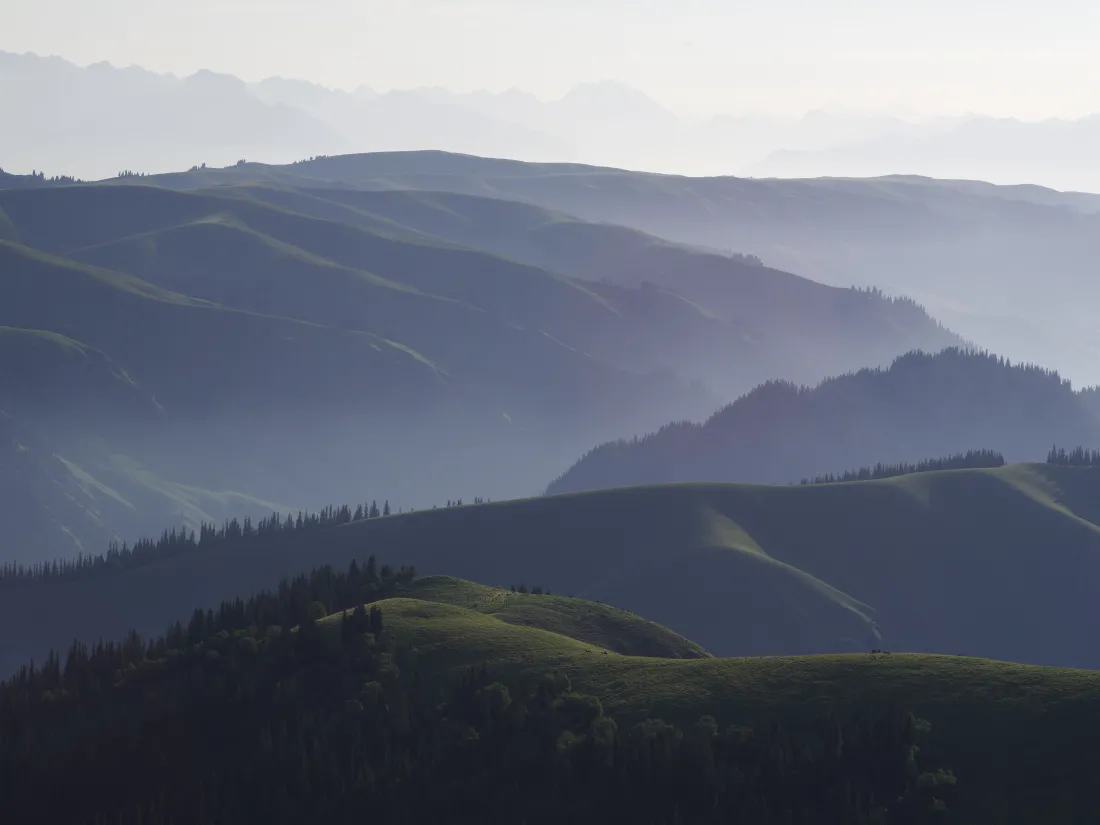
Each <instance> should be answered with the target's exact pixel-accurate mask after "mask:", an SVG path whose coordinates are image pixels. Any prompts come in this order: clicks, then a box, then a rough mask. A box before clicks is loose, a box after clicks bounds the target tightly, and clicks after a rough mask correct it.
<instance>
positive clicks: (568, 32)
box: [0, 0, 1100, 119]
mask: <svg viewBox="0 0 1100 825" xmlns="http://www.w3.org/2000/svg"><path fill="white" fill-rule="evenodd" d="M0 10H2V14H3V19H4V30H3V32H2V34H0V49H4V50H7V51H15V52H22V51H33V52H36V53H38V54H58V55H61V56H63V57H66V58H67V59H70V60H73V61H74V62H76V63H79V64H82V65H83V64H88V63H93V62H97V61H101V60H108V61H111V62H112V63H114V64H116V65H126V64H131V63H132V64H138V65H141V66H144V67H146V68H149V69H153V70H156V71H166V72H174V73H176V74H182V75H185V74H190V73H192V72H194V71H196V70H198V69H201V68H208V69H213V70H215V71H222V72H229V73H233V74H236V75H238V76H239V77H242V78H244V79H246V80H251V81H255V80H259V79H262V78H263V77H267V76H270V75H281V76H283V77H302V78H308V79H310V80H313V81H315V82H319V83H322V84H325V85H328V86H332V87H337V88H345V89H352V88H355V87H356V86H358V85H360V84H366V85H369V86H370V87H371V88H374V89H378V90H382V91H385V90H388V89H391V88H409V87H417V86H435V85H439V86H446V87H447V88H450V89H452V90H455V91H470V90H474V89H482V88H484V89H489V90H493V91H502V90H504V89H506V88H509V87H512V86H516V87H520V88H523V89H526V90H528V91H530V92H533V93H535V94H536V95H539V96H541V97H544V98H552V97H557V96H560V95H562V94H564V93H565V92H566V91H567V90H568V89H569V88H571V87H572V86H574V85H576V84H577V83H580V82H584V81H590V80H598V79H615V80H619V81H622V82H626V83H630V84H631V85H634V86H637V87H638V88H640V89H642V90H644V91H645V92H646V93H648V94H650V95H651V96H653V97H654V98H655V99H657V100H658V101H660V102H661V103H662V104H664V105H666V106H667V107H669V108H670V109H672V110H674V111H677V112H679V113H691V112H699V113H702V112H707V113H714V112H720V111H721V112H747V111H752V112H772V113H780V112H782V113H802V112H804V111H806V110H809V109H813V108H816V107H820V106H844V107H849V108H857V109H863V110H868V109H870V110H876V111H885V110H889V111H897V112H901V113H912V112H922V113H927V114H961V113H965V112H968V111H976V112H982V113H987V114H993V115H1001V116H1015V117H1020V118H1025V119H1039V118H1045V117H1053V116H1059V117H1080V116H1082V115H1084V114H1087V113H1089V112H1091V111H1093V110H1094V109H1095V108H1096V106H1097V102H1096V98H1095V90H1096V89H1097V88H1098V86H1100V51H1097V50H1096V49H1095V48H1094V47H1095V43H1096V41H1097V38H1098V36H1100V9H1098V8H1097V7H1096V5H1095V4H1093V3H1089V2H1085V0H1054V1H1053V2H1047V3H1044V4H1043V6H1042V13H1041V14H1036V6H1035V4H1032V3H1022V2H1018V1H1017V2H992V0H970V2H966V3H959V2H947V0H930V2H926V3H921V4H913V3H902V2H897V1H896V0H886V2H881V1H880V2H871V0H838V2H832V3H819V2H812V0H779V1H778V2H770V3H763V2H751V3H750V2H719V0H684V2H679V3H674V4H669V3H666V2H661V3H658V2H654V0H637V1H636V2H629V3H627V2H622V1H621V0H594V2H583V3H582V2H578V1H577V0H564V2H557V3H535V2H533V1H532V0H520V2H504V0H477V1H476V2H465V0H443V2H428V1H426V0H385V2H379V0H366V2H351V1H350V0H316V2H311V3H308V4H307V3H302V2H287V1H286V0H271V1H270V2H263V3H258V2H245V1H244V0H217V2H215V0H193V2H189V3H179V2H174V1H173V2H167V0H104V1H103V2H97V3H94V4H93V3H91V2H88V0H53V2H50V3H48V4H46V3H41V2H39V0H3V2H2V3H0ZM59 19H64V20H65V21H66V24H65V25H64V26H58V25H57V21H58V20H59Z"/></svg>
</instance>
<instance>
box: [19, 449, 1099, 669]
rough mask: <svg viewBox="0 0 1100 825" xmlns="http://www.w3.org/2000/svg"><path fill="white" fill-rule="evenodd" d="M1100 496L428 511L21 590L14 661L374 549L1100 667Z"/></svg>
mask: <svg viewBox="0 0 1100 825" xmlns="http://www.w3.org/2000/svg"><path fill="white" fill-rule="evenodd" d="M1098 501H1100V471H1096V470H1088V469H1076V468H1059V467H1047V466H1045V465H1017V466H1010V467H1007V468H1003V469H999V470H990V471H977V470H959V471H947V472H939V473H924V474H920V475H912V476H906V477H902V478H898V479H890V480H885V481H874V482H859V483H850V484H835V485H811V486H807V487H801V486H782V487H762V486H752V485H737V484H683V485H671V486H663V487H644V488H628V489H621V490H608V491H600V492H595V493H584V494H573V495H565V496H556V497H551V498H538V499H528V500H520V501H511V502H501V503H495V504H488V505H478V506H466V507H460V508H445V509H440V510H427V511H421V512H417V513H412V514H406V515H404V516H395V517H389V518H382V519H373V520H370V521H367V522H358V523H354V524H351V525H348V526H346V527H341V528H335V529H332V530H330V531H322V532H320V533H316V534H303V535H301V536H298V537H294V536H291V537H283V538H280V539H276V540H273V541H270V542H263V543H257V544H255V545H247V546H243V547H241V548H239V549H235V550H233V551H224V550H222V549H220V548H219V549H218V550H217V551H214V550H206V551H201V550H200V551H196V552H195V553H192V554H188V555H186V556H180V557H176V558H173V559H168V560H163V561H158V562H156V563H154V564H150V565H148V566H146V567H142V568H137V569H132V570H128V571H125V572H120V573H117V574H112V575H109V576H106V577H104V578H101V579H98V580H97V579H91V580H87V581H75V582H65V583H56V584H43V585H34V586H27V587H20V588H13V589H11V590H10V592H7V593H6V594H5V598H4V600H3V601H2V602H0V621H5V620H6V621H8V622H19V617H20V616H23V615H26V614H27V613H28V612H34V613H35V614H36V615H38V616H40V617H41V618H40V620H39V621H38V622H36V623H35V624H34V626H33V628H30V629H28V631H27V634H26V636H25V637H21V638H20V639H19V640H10V641H9V642H8V643H6V644H5V646H4V650H3V651H2V658H3V663H4V664H5V665H6V666H9V667H10V666H13V665H14V664H16V663H18V662H20V661H22V660H25V659H26V658H27V657H29V656H32V655H37V656H41V655H42V654H43V653H44V651H45V649H46V648H47V647H49V646H50V645H53V646H55V647H59V648H64V647H65V646H66V645H67V644H68V642H69V641H70V639H71V637H72V635H73V634H74V633H76V632H84V633H86V634H88V635H89V636H90V637H91V638H95V637H97V636H99V635H102V636H104V637H114V636H120V635H123V634H125V632H126V631H127V630H128V629H129V628H130V627H131V626H134V625H136V626H137V627H138V628H139V629H140V630H142V631H143V632H156V631H159V630H160V629H161V628H162V627H163V626H164V625H166V624H167V623H168V622H170V621H172V620H173V619H174V618H175V617H176V616H178V615H185V614H187V613H188V612H189V611H190V610H192V609H193V608H194V607H195V605H196V603H199V604H209V605H216V604H217V602H218V601H220V600H221V599H224V598H234V597H237V596H239V595H241V594H243V593H248V592H251V591H253V590H255V589H257V588H260V587H270V586H273V585H275V584H276V583H277V582H278V579H279V578H280V577H281V576H283V575H288V574H294V573H296V572H300V571H303V570H308V569H310V568H312V567H314V566H316V565H317V564H320V563H332V564H335V565H341V566H342V565H346V564H347V563H348V562H349V561H350V560H351V559H352V558H359V559H362V558H363V557H364V556H365V555H367V554H369V553H373V554H375V555H376V556H377V557H378V558H379V560H380V561H384V562H389V563H392V564H405V563H407V564H414V565H415V566H416V567H417V568H418V569H419V570H420V571H421V572H422V573H424V574H444V575H454V576H461V577H462V578H467V579H474V580H479V581H484V582H489V583H492V584H497V585H502V586H507V585H509V584H513V583H518V582H522V581H526V582H529V583H539V584H541V585H543V586H546V587H549V588H550V589H551V590H552V591H553V592H554V593H556V594H567V595H575V596H578V597H583V598H586V599H591V600H599V601H603V602H606V603H608V604H612V605H615V606H617V607H621V608H624V609H627V610H631V611H633V612H635V613H637V614H639V615H642V616H645V617H646V618H647V619H650V620H652V621H655V622H658V623H660V624H661V625H664V626H665V627H668V628H669V629H671V630H673V631H674V632H677V633H680V634H682V635H684V636H685V637H687V638H690V639H692V640H693V641H695V642H698V643H699V644H701V645H702V646H703V647H704V648H706V649H707V650H708V651H710V652H712V653H714V654H716V655H725V656H728V655H757V654H764V655H766V654H795V653H820V652H848V651H851V652H858V651H866V650H869V649H871V648H874V647H885V648H888V649H893V650H909V651H916V652H936V653H948V654H954V653H961V654H968V655H978V656H985V657H989V658H996V659H1002V660H1015V661H1023V662H1031V663H1035V664H1051V665H1066V666H1086V667H1098V666H1100V640H1098V639H1097V637H1096V634H1095V633H1094V632H1093V629H1094V627H1095V623H1096V620H1097V608H1096V599H1095V592H1094V590H1095V588H1094V582H1095V581H1096V580H1097V578H1100V528H1098V527H1097V526H1096V521H1094V520H1100V505H1097V504H1096V502H1098ZM76 617H80V618H79V620H77V618H76ZM89 617H94V618H89ZM876 634H881V635H876Z"/></svg>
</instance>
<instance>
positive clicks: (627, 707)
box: [327, 577, 1100, 823]
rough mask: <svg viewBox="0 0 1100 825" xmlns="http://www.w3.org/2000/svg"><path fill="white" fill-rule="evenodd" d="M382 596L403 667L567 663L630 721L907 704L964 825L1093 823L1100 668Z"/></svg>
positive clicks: (410, 595)
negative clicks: (1087, 732)
mask: <svg viewBox="0 0 1100 825" xmlns="http://www.w3.org/2000/svg"><path fill="white" fill-rule="evenodd" d="M566 601H567V602H568V604H563V602H566ZM376 606H377V607H379V608H380V609H381V610H382V615H383V618H384V622H385V628H386V631H387V632H388V633H389V634H391V636H392V638H393V639H394V640H395V642H396V643H397V644H398V646H399V649H401V650H403V651H405V652H404V656H403V658H401V659H400V660H399V661H400V662H401V663H402V666H403V667H405V668H412V669H415V670H417V671H418V672H419V673H421V674H423V675H425V676H428V677H430V678H431V679H432V680H433V681H435V682H438V683H440V684H443V683H446V682H447V680H448V679H450V678H455V677H457V676H458V675H460V674H461V673H462V672H463V671H464V670H465V669H469V668H474V669H478V668H480V667H482V666H485V667H486V668H487V669H488V671H489V673H490V674H491V676H492V678H494V679H501V680H503V681H505V682H506V683H512V684H515V683H517V681H522V680H523V679H525V678H527V679H531V678H537V677H539V676H541V675H542V674H543V673H545V672H547V671H548V670H554V671H558V672H561V673H564V674H566V675H568V676H569V678H570V680H571V682H572V684H573V687H574V689H575V690H579V691H582V692H584V693H589V694H592V695H594V696H596V697H597V698H599V699H600V701H601V703H602V704H603V706H604V708H605V709H606V711H607V712H608V713H610V714H611V715H613V716H615V717H617V718H619V719H625V720H629V719H642V718H645V717H647V716H648V717H651V718H662V719H665V720H668V721H672V722H675V723H678V724H682V725H690V724H692V723H693V722H694V721H695V720H696V719H698V718H699V717H700V716H702V715H705V714H709V715H712V716H714V717H715V718H716V719H719V720H720V721H722V722H724V723H735V722H736V723H747V722H751V721H752V720H755V719H764V718H774V719H780V720H782V722H783V724H785V725H789V726H791V728H792V729H797V728H798V727H799V725H800V724H802V723H808V722H810V721H812V720H813V719H814V718H815V717H816V716H817V715H819V714H820V713H822V712H827V711H829V710H831V711H833V712H860V711H862V712H865V713H866V712H868V711H871V710H873V709H875V708H878V707H881V706H884V705H885V704H886V703H887V702H888V701H893V702H897V703H900V704H903V705H904V706H906V707H911V708H912V709H913V711H914V712H915V713H917V714H918V715H919V716H921V717H922V718H925V719H928V720H929V721H930V722H931V725H932V730H931V733H930V735H929V738H928V741H927V743H926V745H925V748H926V749H927V757H928V758H929V759H931V760H932V761H933V762H935V763H937V764H944V765H948V766H950V767H951V768H952V770H953V771H954V772H955V774H956V776H958V777H959V782H960V789H961V791H962V792H961V793H960V795H959V803H960V804H959V805H958V806H957V807H956V808H955V809H954V810H953V811H952V820H951V821H953V822H960V823H961V822H966V823H1015V822H1019V823H1029V822H1036V821H1052V822H1053V821H1058V822H1067V823H1076V822H1081V823H1084V822H1089V821H1091V820H1090V819H1089V818H1088V817H1089V811H1088V807H1087V802H1086V800H1087V799H1089V798H1090V793H1089V790H1088V789H1089V788H1090V787H1091V783H1092V782H1093V779H1094V777H1093V775H1092V766H1091V765H1090V764H1088V762H1087V760H1084V761H1083V760H1080V759H1079V758H1077V757H1076V756H1075V754H1077V753H1078V745H1077V742H1078V739H1079V737H1078V734H1077V733H1076V731H1077V730H1083V729H1086V728H1089V727H1090V726H1092V725H1095V724H1097V723H1100V674H1097V673H1095V672H1088V671H1078V670H1068V669H1060V668H1044V667H1035V666H1025V665H1014V664H1008V663H1004V662H997V661H991V660H987V659H974V658H968V657H962V656H942V655H914V654H897V653H889V654H883V653H879V654H871V653H860V654H845V655H833V656H803V657H761V658H733V659H714V658H709V657H706V656H701V655H699V656H688V657H679V656H676V655H667V654H665V655H660V654H658V653H657V652H656V651H655V649H654V647H653V646H652V642H651V641H650V640H652V639H653V638H654V634H662V635H663V636H664V638H665V639H667V640H668V641H669V642H672V643H673V645H672V646H671V647H669V648H667V649H668V652H669V653H672V654H675V653H678V652H680V651H681V650H683V648H682V647H681V644H677V640H679V642H680V643H682V644H687V645H690V643H687V642H686V641H685V640H680V639H679V637H677V636H676V635H675V634H672V633H671V632H668V631H664V629H663V628H660V627H659V626H656V625H652V624H651V623H649V622H645V621H644V620H640V619H637V618H636V617H633V621H623V619H625V618H626V617H625V616H623V615H622V614H618V615H615V618H617V619H619V620H620V623H619V626H618V627H617V628H616V629H615V630H614V631H612V635H613V636H614V638H615V639H616V640H617V643H615V644H609V643H608V639H607V636H606V635H598V636H593V635H592V634H591V632H590V628H591V626H592V624H593V623H597V624H599V625H601V626H603V627H606V626H607V625H606V624H605V623H606V621H607V617H608V616H609V610H608V608H607V607H606V606H604V605H600V604H596V603H593V602H585V601H583V600H580V599H573V600H562V599H560V598H559V597H556V596H546V595H533V594H527V595H521V594H512V593H509V592H507V591H503V590H500V589H497V588H488V587H485V586H483V585H479V584H475V583H472V582H468V581H461V580H456V579H452V578H444V577H429V578H426V579H418V580H416V581H414V582H413V583H412V585H411V586H410V589H409V591H408V592H407V593H402V594H401V597H399V598H391V599H386V600H383V601H381V602H378V603H377V604H376ZM563 608H567V609H563ZM517 611H522V612H523V613H524V614H525V618H523V619H519V616H518V614H517ZM339 619H340V616H339V615H337V616H332V617H330V618H329V619H328V620H327V621H328V622H329V623H332V624H333V625H335V624H338V622H339ZM624 643H625V644H624ZM609 647H611V648H614V647H626V648H629V649H630V650H633V651H641V650H645V649H647V648H648V649H649V650H652V651H654V652H652V653H650V654H649V655H620V654H621V653H624V652H628V651H627V650H619V651H616V650H614V649H611V650H609V649H608V648H609ZM696 650H698V648H696Z"/></svg>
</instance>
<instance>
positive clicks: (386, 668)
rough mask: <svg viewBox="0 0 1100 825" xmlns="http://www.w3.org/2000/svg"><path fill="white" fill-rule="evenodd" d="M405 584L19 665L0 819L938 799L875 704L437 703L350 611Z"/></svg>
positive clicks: (613, 814)
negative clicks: (674, 708)
mask: <svg viewBox="0 0 1100 825" xmlns="http://www.w3.org/2000/svg"><path fill="white" fill-rule="evenodd" d="M411 577H412V571H411V570H402V571H396V572H395V571H393V570H392V569H391V568H388V567H383V568H381V570H378V569H377V568H376V565H375V562H374V559H373V558H372V559H370V560H369V561H368V562H367V563H366V565H365V566H363V567H360V566H359V565H358V564H354V563H353V564H352V565H351V567H350V568H349V570H348V572H347V573H344V574H337V573H334V572H333V571H332V570H331V569H328V568H323V569H319V570H315V571H313V573H312V574H311V575H310V576H308V577H300V578H298V579H297V580H295V581H293V582H283V584H282V585H281V586H280V588H279V589H278V591H277V592H275V593H265V594H260V595H258V596H255V597H253V598H251V599H249V600H248V601H247V602H244V601H240V600H237V601H235V602H231V603H224V604H223V605H222V606H221V607H220V609H219V610H217V611H207V612H204V611H201V610H200V611H196V612H195V614H194V615H193V616H192V617H191V620H190V621H189V622H188V623H187V624H186V625H185V624H182V623H177V624H175V625H173V626H172V627H171V628H170V629H169V631H168V633H167V634H166V635H165V636H162V637H160V638H157V639H152V640H148V641H145V640H143V639H142V638H141V637H140V636H138V635H137V634H136V633H134V634H130V635H129V636H128V637H127V638H126V639H124V640H122V641H120V642H117V643H107V644H98V645H96V646H94V647H93V648H91V649H89V648H87V647H85V646H84V645H81V644H78V643H77V644H74V645H73V646H72V647H71V648H70V649H69V651H68V653H67V654H66V656H65V660H64V662H63V663H62V662H61V661H60V659H59V658H58V657H56V656H53V655H51V657H50V658H49V659H48V660H47V661H46V663H45V665H43V666H42V667H41V668H34V667H29V668H25V669H23V670H22V671H20V673H19V674H17V675H16V676H15V677H14V678H13V679H12V680H11V681H9V682H7V683H6V684H4V685H3V686H2V687H0V760H2V765H0V793H2V794H3V799H4V806H5V810H6V811H7V812H8V814H9V815H11V816H13V817H14V818H15V821H19V822H24V823H51V825H59V824H60V823H74V824H75V823H88V825H92V824H93V823H119V824H120V825H122V824H123V823H125V825H138V823H141V825H161V823H170V822H189V823H195V825H213V823H219V825H220V823H226V825H228V823H245V822H256V823H260V822H264V823H288V825H289V823H300V822H304V821H324V822H341V823H342V822H347V823H351V822H359V821H362V820H363V818H364V817H367V818H369V819H371V820H372V821H377V822H387V823H389V822H392V823H406V822H407V823H422V822H454V823H497V822H499V823H514V822H528V823H547V824H549V823H559V822H564V821H569V822H591V823H597V822H622V823H653V824H654V825H658V824H660V825H673V823H720V822H721V823H725V822H731V821H751V822H754V823H761V824H762V825H766V824H767V823H776V824H777V825H779V823H783V825H787V824H788V823H821V825H826V824H827V823H828V824H830V825H831V823H836V824H837V825H841V823H844V824H845V825H847V824H848V823H851V825H856V824H857V823H861V824H863V823H865V824H866V825H871V823H876V824H878V823H882V824H885V823H899V825H900V824H901V823H905V825H917V824H918V823H926V822H927V823H931V822H936V821H939V820H940V815H941V814H942V813H943V812H944V810H945V800H948V799H950V798H951V796H952V795H953V794H954V793H955V792H956V789H955V781H954V777H953V776H952V775H951V774H950V773H946V772H944V771H942V770H938V769H931V768H933V766H929V765H927V764H925V763H924V762H923V760H922V759H921V757H920V749H919V748H918V747H917V741H918V739H919V737H920V736H921V733H922V731H924V730H925V727H926V723H923V722H920V721H919V720H916V719H914V718H913V716H912V715H911V714H910V713H908V712H906V711H905V710H904V709H902V708H899V707H895V706H892V705H890V704H889V703H887V704H886V705H884V706H883V707H878V708H867V709H865V710H864V711H863V712H861V713H860V714H858V715H856V716H851V717H834V716H832V715H831V714H828V713H823V714H822V715H821V716H820V718H818V719H817V720H816V721H815V723H814V724H812V725H809V726H804V727H803V728H801V729H799V730H797V731H790V730H785V729H784V728H783V727H781V726H780V725H778V724H777V723H776V721H774V720H767V719H761V720H756V721H755V723H752V724H748V725H737V726H734V727H726V728H721V727H719V725H718V723H717V722H716V721H715V719H713V718H712V717H710V716H704V717H703V718H701V719H700V720H699V721H698V723H697V724H696V725H694V726H693V727H691V728H689V729H687V730H681V729H678V728H676V727H674V726H672V725H668V724H665V723H663V722H661V721H660V720H656V719H646V720H644V721H635V722H634V723H629V722H625V721H624V722H623V723H622V724H620V723H619V722H618V721H617V720H615V719H614V718H612V717H609V716H607V715H605V713H604V712H603V709H602V706H601V704H600V702H599V700H598V699H596V698H594V697H592V696H587V695H584V694H581V693H578V692H576V691H573V690H572V689H571V687H570V682H569V679H568V677H565V676H563V675H558V674H554V673H546V674H545V675H544V676H543V677H542V678H539V679H533V680H529V681H528V682H527V683H526V684H511V685H506V684H502V683H501V682H498V681H494V679H493V675H492V674H491V673H489V672H486V671H485V670H484V669H481V670H478V671H470V672H469V673H467V674H466V676H465V677H464V678H462V679H461V680H460V681H458V682H457V683H454V684H449V685H447V686H445V687H443V688H442V689H441V690H440V689H439V688H438V686H433V685H431V684H429V683H426V682H425V681H424V680H423V679H422V678H421V677H420V675H419V674H418V673H417V672H416V670H415V668H413V669H411V672H410V669H407V668H404V667H401V666H399V665H398V664H397V660H398V659H399V658H402V657H401V655H400V654H401V651H399V650H397V649H395V648H394V646H393V643H392V642H391V640H390V639H389V638H388V637H387V633H386V629H385V627H386V621H385V613H384V611H382V610H380V609H378V608H377V607H369V609H368V608H367V607H364V604H365V603H369V602H371V601H374V600H377V599H380V598H384V597H386V596H388V595H392V594H394V593H396V592H398V591H399V589H400V587H401V586H402V585H403V584H406V583H408V582H409V581H411ZM532 598H534V597H532ZM325 600H328V601H327V603H326V601H325ZM332 609H336V610H337V611H342V613H341V615H340V616H339V617H338V619H337V620H336V621H334V622H329V623H327V624H325V625H321V624H319V623H318V620H319V619H321V618H323V617H324V615H325V614H326V613H327V612H328V611H330V610H332ZM730 721H735V720H730ZM744 721H748V720H744ZM45 788H57V789H62V788H63V789H64V790H62V791H60V792H56V793H48V794H43V793H42V790H43V789H45Z"/></svg>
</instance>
